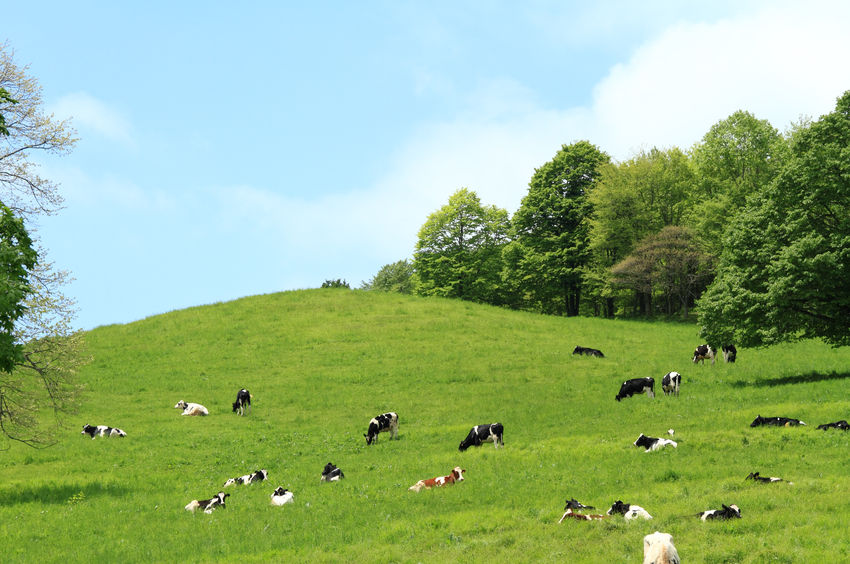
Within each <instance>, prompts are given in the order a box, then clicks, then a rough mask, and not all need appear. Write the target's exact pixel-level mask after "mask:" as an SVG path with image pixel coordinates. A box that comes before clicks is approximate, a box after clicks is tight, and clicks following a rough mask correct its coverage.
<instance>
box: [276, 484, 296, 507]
mask: <svg viewBox="0 0 850 564" xmlns="http://www.w3.org/2000/svg"><path fill="white" fill-rule="evenodd" d="M294 497H295V495H294V494H293V493H292V492H291V491H289V490H287V489H285V488H282V487H280V486H278V487H277V489H275V491H274V492H272V495H271V498H272V505H284V504H287V503H292V500H293V498H294Z"/></svg>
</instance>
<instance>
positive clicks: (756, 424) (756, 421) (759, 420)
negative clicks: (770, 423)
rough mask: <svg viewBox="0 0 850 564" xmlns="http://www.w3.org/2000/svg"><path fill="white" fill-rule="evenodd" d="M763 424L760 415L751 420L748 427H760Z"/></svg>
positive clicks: (762, 418)
mask: <svg viewBox="0 0 850 564" xmlns="http://www.w3.org/2000/svg"><path fill="white" fill-rule="evenodd" d="M763 423H764V417H762V416H761V415H757V416H756V418H755V419H753V422H752V423H750V427H758V426H759V425H761V424H763Z"/></svg>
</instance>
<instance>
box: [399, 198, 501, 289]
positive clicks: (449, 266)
mask: <svg viewBox="0 0 850 564" xmlns="http://www.w3.org/2000/svg"><path fill="white" fill-rule="evenodd" d="M509 226H510V223H509V220H508V212H507V211H505V210H503V209H501V208H497V207H496V206H484V205H482V204H481V200H480V199H479V198H478V195H477V194H476V193H475V192H473V191H471V190H469V189H467V188H461V189H460V190H458V191H457V192H455V193H454V194H453V195H452V196H451V197H450V198H449V203H448V204H447V205H445V206H443V207H441V208H440V209H439V210H437V211H436V212H434V213H432V214H431V215H430V216H428V219H427V221H426V222H425V224H424V225H423V226H422V228H421V229H420V230H419V239H418V241H417V242H416V252H415V253H414V255H413V267H414V269H415V270H416V273H417V275H418V277H419V289H418V292H419V293H420V294H422V295H426V296H444V297H450V298H461V299H464V300H470V301H477V302H485V303H492V304H499V303H501V301H502V298H501V289H500V283H501V270H502V254H501V253H502V248H503V247H504V245H505V244H506V243H507V241H508V233H509Z"/></svg>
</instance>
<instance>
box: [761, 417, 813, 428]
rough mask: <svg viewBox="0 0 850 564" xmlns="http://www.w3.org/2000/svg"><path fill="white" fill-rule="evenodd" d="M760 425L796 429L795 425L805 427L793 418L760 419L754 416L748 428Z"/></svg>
mask: <svg viewBox="0 0 850 564" xmlns="http://www.w3.org/2000/svg"><path fill="white" fill-rule="evenodd" d="M762 425H773V426H774V427H796V426H797V425H805V423H803V422H802V421H800V420H799V419H794V418H793V417H762V416H761V415H758V416H756V418H755V419H753V422H752V423H750V427H760V426H762Z"/></svg>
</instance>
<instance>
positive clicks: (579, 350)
mask: <svg viewBox="0 0 850 564" xmlns="http://www.w3.org/2000/svg"><path fill="white" fill-rule="evenodd" d="M573 354H583V355H585V356H595V357H598V358H605V355H604V354H602V351H600V350H599V349H589V348H587V347H576V348H574V349H573Z"/></svg>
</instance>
